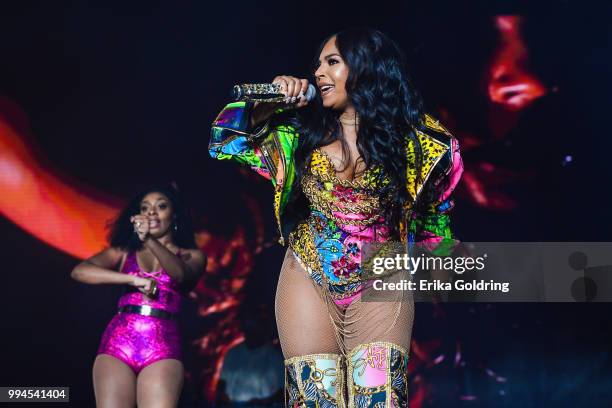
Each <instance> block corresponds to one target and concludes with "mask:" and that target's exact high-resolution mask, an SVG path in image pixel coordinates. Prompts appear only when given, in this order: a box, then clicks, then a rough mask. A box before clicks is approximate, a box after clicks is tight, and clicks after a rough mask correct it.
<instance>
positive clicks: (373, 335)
mask: <svg viewBox="0 0 612 408" xmlns="http://www.w3.org/2000/svg"><path fill="white" fill-rule="evenodd" d="M400 278H401V277H400V276H399V275H398V276H397V277H394V278H393V280H396V279H400ZM387 281H390V280H387ZM394 295H395V298H394V299H392V300H387V298H386V299H385V301H376V302H374V301H363V300H362V299H361V298H357V299H356V300H355V301H353V302H352V303H351V304H350V305H349V306H348V307H347V308H346V309H343V308H340V307H338V306H336V305H335V304H334V303H333V302H332V301H330V299H329V297H327V294H326V293H324V290H323V289H322V288H321V287H320V286H318V285H317V284H316V282H314V281H313V280H312V279H311V278H310V276H309V275H308V272H307V271H306V270H305V269H304V268H303V267H302V266H301V265H300V263H299V262H298V261H297V260H296V259H295V256H294V255H293V251H292V250H291V249H288V250H287V253H286V254H285V259H284V261H283V265H282V268H281V272H280V276H279V279H278V286H277V289H276V306H275V309H276V324H277V326H278V334H279V339H280V343H281V348H282V350H283V355H284V357H285V359H287V358H291V357H297V356H303V355H308V354H321V353H333V354H344V355H346V354H347V353H348V352H350V350H352V349H353V348H354V347H355V346H357V345H359V344H364V343H371V342H374V341H386V342H390V343H394V344H397V345H399V346H402V347H404V348H405V349H406V350H409V348H410V338H411V335H412V325H413V321H414V303H413V301H412V299H411V298H409V292H408V291H398V293H397V294H394ZM326 297H327V301H326Z"/></svg>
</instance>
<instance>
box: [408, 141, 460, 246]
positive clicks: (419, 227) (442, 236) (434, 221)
mask: <svg viewBox="0 0 612 408" xmlns="http://www.w3.org/2000/svg"><path fill="white" fill-rule="evenodd" d="M451 149H452V156H451V158H452V164H451V166H450V170H449V171H448V173H447V174H446V175H445V176H444V177H447V178H448V180H447V183H446V184H447V187H446V188H445V189H444V191H443V192H442V193H441V194H440V195H439V197H438V199H437V200H435V201H434V202H432V203H430V204H428V205H427V206H426V209H425V211H422V212H421V213H420V214H419V215H418V216H417V217H416V218H415V219H414V222H413V223H412V224H413V225H412V226H413V228H411V230H412V231H411V233H412V234H413V237H414V241H415V242H417V243H420V244H421V245H424V246H425V248H426V249H427V250H429V251H430V252H431V253H432V254H434V255H439V256H447V255H450V254H451V253H452V251H453V249H454V248H455V246H456V245H457V244H458V243H459V241H457V240H455V236H454V234H453V231H452V230H451V217H450V213H451V211H452V209H453V206H454V201H453V198H452V193H453V191H454V190H455V187H456V186H457V184H458V183H459V180H460V179H461V175H462V173H463V161H462V159H461V154H460V151H459V142H458V141H457V139H455V138H454V137H452V139H451Z"/></svg>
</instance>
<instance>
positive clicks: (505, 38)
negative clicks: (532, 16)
mask: <svg viewBox="0 0 612 408" xmlns="http://www.w3.org/2000/svg"><path fill="white" fill-rule="evenodd" d="M522 22H523V18H522V17H520V16H496V17H495V26H496V27H497V29H498V31H499V33H500V35H501V40H500V43H499V46H498V47H497V50H496V51H495V54H494V57H493V60H492V63H491V67H490V71H489V80H488V92H489V98H490V99H491V100H492V101H493V102H496V103H499V104H502V105H503V106H505V107H506V108H507V109H508V110H512V111H517V110H521V109H523V108H524V107H526V106H527V105H529V104H530V103H532V102H533V101H534V100H536V99H538V98H540V97H541V96H543V95H545V94H546V88H545V86H544V85H543V84H542V83H541V82H540V81H539V80H538V78H536V77H535V76H534V75H533V74H531V73H530V72H529V71H528V70H527V69H526V65H527V60H528V53H527V47H526V46H525V43H524V41H523V38H522V37H521V25H522Z"/></svg>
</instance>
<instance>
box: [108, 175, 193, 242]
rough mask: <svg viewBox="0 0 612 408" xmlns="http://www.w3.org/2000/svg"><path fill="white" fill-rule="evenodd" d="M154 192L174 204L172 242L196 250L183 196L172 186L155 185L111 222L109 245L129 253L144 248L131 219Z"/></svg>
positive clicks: (132, 200) (138, 195)
mask: <svg viewBox="0 0 612 408" xmlns="http://www.w3.org/2000/svg"><path fill="white" fill-rule="evenodd" d="M153 192H157V193H161V194H163V195H165V196H166V197H168V200H170V203H171V204H172V212H173V213H174V220H173V224H172V226H171V228H172V242H174V244H175V245H177V246H178V247H179V248H185V249H196V248H197V245H196V242H195V236H194V230H193V223H192V220H191V214H190V212H189V210H188V208H187V206H186V205H185V203H184V200H183V198H182V197H181V194H180V193H179V191H178V190H177V189H176V188H175V187H174V186H172V185H153V186H150V187H148V188H146V189H144V190H142V191H141V192H139V193H138V194H136V195H135V196H134V197H133V198H132V199H131V200H130V201H129V202H128V204H127V205H126V206H125V208H123V210H121V212H120V213H119V215H118V216H117V217H116V218H115V219H114V220H111V221H110V222H109V225H108V228H109V234H108V238H107V239H108V243H109V245H110V246H112V247H116V248H121V249H123V250H126V251H129V252H131V251H138V250H140V249H141V248H142V242H141V241H140V239H139V238H138V235H136V233H135V232H134V226H133V224H132V223H131V222H130V217H132V216H133V215H137V214H140V203H141V202H142V200H143V198H144V197H145V196H146V195H147V194H149V193H153Z"/></svg>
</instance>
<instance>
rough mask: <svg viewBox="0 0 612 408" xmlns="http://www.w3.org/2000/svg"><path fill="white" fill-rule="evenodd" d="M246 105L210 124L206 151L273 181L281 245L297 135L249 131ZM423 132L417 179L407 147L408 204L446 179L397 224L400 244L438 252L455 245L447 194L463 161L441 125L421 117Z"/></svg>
mask: <svg viewBox="0 0 612 408" xmlns="http://www.w3.org/2000/svg"><path fill="white" fill-rule="evenodd" d="M249 121H250V113H249V105H248V104H247V103H245V102H234V103H230V104H229V105H227V106H226V107H225V108H224V109H223V110H222V111H221V112H220V113H219V115H218V116H217V118H216V119H215V120H214V122H213V124H212V135H211V139H210V144H209V153H210V155H211V156H212V157H213V158H216V159H220V160H224V159H233V160H235V161H237V162H239V163H242V164H245V165H248V166H250V167H251V168H252V169H253V170H255V171H256V172H257V173H259V174H260V175H262V176H264V177H266V178H268V179H269V180H271V181H272V185H273V186H274V213H275V216H276V221H277V224H278V231H279V234H280V239H279V242H280V243H281V244H282V245H284V243H285V238H286V236H287V235H288V233H290V232H291V231H284V230H283V223H282V220H283V213H284V209H285V206H286V205H287V201H288V199H289V196H290V194H291V188H292V187H293V185H294V179H295V167H294V161H293V156H294V153H295V150H296V148H297V145H298V137H299V135H298V133H297V132H296V131H295V129H294V128H293V127H291V126H288V125H279V126H275V127H274V128H270V127H269V126H268V125H267V124H266V125H265V126H263V127H262V128H261V129H259V130H257V132H256V133H250V132H249V131H248V129H249V128H250V126H249ZM423 124H424V125H425V129H426V130H427V132H423V131H420V130H417V131H416V134H417V137H418V139H419V142H420V144H421V149H422V152H423V162H422V166H421V177H420V180H419V181H417V174H416V167H415V165H414V163H415V157H416V156H415V151H414V143H412V140H410V141H409V143H408V149H407V155H408V164H409V165H408V169H407V170H406V172H407V186H406V187H407V189H408V192H409V193H410V196H411V198H412V200H413V202H416V200H417V199H418V198H419V195H420V194H421V192H422V191H423V188H424V187H425V185H426V184H427V183H435V185H437V184H438V183H439V182H440V181H442V179H443V178H445V177H448V178H449V179H448V187H447V188H446V189H445V190H444V191H443V192H442V193H441V194H440V196H439V197H438V199H437V200H435V201H434V202H432V203H428V204H427V205H426V206H425V210H424V211H420V212H419V213H417V212H416V211H412V208H406V218H405V221H404V222H403V223H402V224H401V225H400V231H401V235H402V241H408V242H425V243H429V244H432V245H434V246H435V248H431V249H432V250H433V251H435V253H438V254H442V253H444V252H448V249H449V248H450V247H452V246H454V244H455V243H456V241H455V240H454V236H453V233H452V231H451V228H450V217H449V211H450V210H451V209H452V207H453V205H454V204H453V200H452V199H451V193H452V192H453V190H454V189H455V186H456V185H457V183H458V182H459V179H460V178H461V174H462V172H463V163H462V160H461V156H460V154H459V144H458V142H457V139H455V138H454V137H453V136H452V135H451V134H450V133H449V132H448V130H446V129H445V128H444V127H443V126H442V125H440V123H439V122H438V121H437V120H435V119H433V118H432V117H431V116H429V115H424V118H423Z"/></svg>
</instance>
